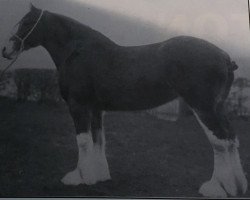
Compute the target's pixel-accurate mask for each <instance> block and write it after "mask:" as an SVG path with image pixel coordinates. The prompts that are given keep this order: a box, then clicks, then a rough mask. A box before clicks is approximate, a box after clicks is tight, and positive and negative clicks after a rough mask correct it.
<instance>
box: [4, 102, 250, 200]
mask: <svg viewBox="0 0 250 200" xmlns="http://www.w3.org/2000/svg"><path fill="white" fill-rule="evenodd" d="M233 125H234V127H235V130H236V132H237V134H238V135H239V139H240V142H241V147H240V152H241V158H242V164H243V167H244V169H245V171H246V173H247V174H249V173H250V154H249V152H250V145H249V144H250V135H249V130H250V122H249V121H243V120H234V121H233ZM105 129H106V139H107V159H108V161H109V165H110V171H111V176H112V181H107V182H104V183H99V184H97V185H95V186H85V185H80V186H77V187H72V186H64V185H63V184H62V183H60V179H61V178H62V177H63V176H64V175H65V173H67V172H68V171H70V170H73V169H74V167H75V166H76V162H77V146H76V141H75V133H74V126H73V122H72V120H71V118H70V116H69V113H68V110H67V107H66V106H65V105H64V104H62V105H44V104H40V105H39V104H36V103H31V102H26V103H17V102H15V101H13V100H8V99H3V98H1V99H0V160H1V161H0V196H2V197H17V196H19V197H24V196H25V197H30V196H49V197H52V196H113V197H114V196H115V197H184V196H188V197H191V196H193V197H194V196H199V195H198V193H197V191H198V189H199V186H200V185H201V184H202V183H203V182H204V181H206V180H207V179H209V178H210V176H211V174H212V168H213V157H212V149H211V148H210V145H209V143H208V140H207V139H206V136H205V134H204V133H203V131H202V130H201V128H200V126H199V125H198V123H197V122H196V120H195V119H194V118H193V117H188V118H183V119H181V120H179V121H177V122H168V121H164V120H159V119H157V118H155V117H153V116H151V115H149V114H146V113H129V112H124V113H120V112H117V113H107V114H106V118H105ZM245 196H246V197H250V192H247V194H246V195H245Z"/></svg>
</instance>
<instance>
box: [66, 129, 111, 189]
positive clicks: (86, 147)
mask: <svg viewBox="0 0 250 200" xmlns="http://www.w3.org/2000/svg"><path fill="white" fill-rule="evenodd" d="M77 144H78V149H79V154H78V155H79V158H78V164H77V168H76V169H75V170H74V171H72V172H69V173H68V174H67V175H66V176H65V177H64V178H63V179H62V182H63V183H64V184H65V185H79V184H87V185H93V184H95V183H97V182H99V181H106V180H109V179H111V177H110V173H109V168H108V162H107V159H106V155H105V148H104V145H102V146H100V145H97V144H95V145H94V144H93V140H92V136H91V134H89V133H86V134H80V135H78V136H77Z"/></svg>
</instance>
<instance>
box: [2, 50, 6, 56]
mask: <svg viewBox="0 0 250 200" xmlns="http://www.w3.org/2000/svg"><path fill="white" fill-rule="evenodd" d="M5 52H6V47H3V49H2V56H3V57H4V58H6V55H5Z"/></svg>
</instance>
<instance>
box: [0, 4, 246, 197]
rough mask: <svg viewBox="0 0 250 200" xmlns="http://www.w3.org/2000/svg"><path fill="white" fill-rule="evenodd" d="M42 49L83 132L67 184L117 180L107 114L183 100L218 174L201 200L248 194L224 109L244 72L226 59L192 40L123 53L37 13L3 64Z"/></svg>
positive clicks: (86, 30)
mask: <svg viewBox="0 0 250 200" xmlns="http://www.w3.org/2000/svg"><path fill="white" fill-rule="evenodd" d="M37 46H42V47H44V48H45V49H46V50H47V51H48V53H49V55H50V56H51V58H52V60H53V61H54V63H55V66H56V68H57V70H58V74H59V87H60V92H61V96H62V98H63V99H64V100H65V102H66V103H67V106H68V107H69V111H70V114H71V116H72V118H73V121H74V125H75V129H76V141H77V145H78V151H79V153H78V162H77V166H76V168H75V169H74V170H73V171H71V172H69V173H67V174H66V175H65V176H64V177H63V178H62V180H61V181H62V182H63V183H64V184H66V185H79V184H87V185H93V184H96V183H97V182H101V181H106V180H109V179H111V176H110V172H109V167H108V162H107V159H106V155H105V135H104V131H103V117H104V115H103V113H104V112H106V111H137V110H144V109H150V108H154V107H156V106H159V105H162V104H165V103H167V102H170V101H172V100H174V99H176V98H178V97H182V98H183V99H184V101H185V102H186V103H187V104H188V105H189V106H190V108H191V110H192V111H193V113H194V115H195V117H196V118H197V120H198V122H199V124H200V125H201V128H202V129H203V130H204V132H205V134H206V135H207V138H208V140H209V141H210V143H211V146H212V148H213V152H214V171H213V174H212V176H211V178H210V180H208V181H206V182H205V183H203V184H202V185H201V187H200V189H199V193H201V194H202V195H203V196H208V197H227V196H237V195H240V194H244V193H245V192H246V190H247V179H246V177H245V174H244V172H243V168H242V165H241V161H240V157H239V152H238V147H239V141H238V138H237V136H236V134H235V133H234V131H233V129H232V127H231V125H230V121H229V120H228V118H227V115H226V112H225V108H224V102H225V100H226V98H227V96H228V94H229V91H230V88H231V85H232V82H233V80H234V71H235V70H236V69H237V68H238V66H237V64H236V63H235V62H234V61H232V60H231V58H230V56H229V55H228V54H227V53H226V52H225V51H223V50H222V49H220V48H219V47H217V46H215V45H214V44H212V43H210V42H208V41H205V40H203V39H199V38H195V37H191V36H177V37H174V38H171V39H168V40H166V41H164V42H160V43H155V44H148V45H143V46H128V47H127V46H121V45H118V44H116V43H115V42H113V41H112V40H111V39H109V38H108V37H106V36H104V35H103V34H101V33H100V32H98V31H96V30H94V29H92V28H91V27H89V26H86V25H83V24H81V23H80V22H78V21H76V20H74V19H71V18H69V17H66V16H63V15H60V14H56V13H52V12H49V11H47V10H41V9H39V8H36V7H35V6H33V5H31V6H30V10H29V12H28V13H27V14H26V15H25V16H24V17H23V18H22V19H21V21H20V22H19V23H18V29H17V32H16V33H15V34H14V35H12V36H11V37H10V38H9V39H8V41H7V45H6V46H4V47H3V49H2V56H3V57H4V58H7V59H10V60H13V59H14V58H15V57H16V56H18V55H19V54H20V53H22V52H23V51H27V50H29V49H32V48H34V47H37ZM138 142H140V141H138Z"/></svg>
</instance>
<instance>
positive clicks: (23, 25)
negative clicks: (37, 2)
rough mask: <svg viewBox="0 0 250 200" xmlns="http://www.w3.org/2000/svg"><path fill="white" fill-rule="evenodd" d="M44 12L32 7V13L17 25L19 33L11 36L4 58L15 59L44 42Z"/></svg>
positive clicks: (5, 47) (3, 50) (5, 48)
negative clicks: (42, 21)
mask: <svg viewBox="0 0 250 200" xmlns="http://www.w3.org/2000/svg"><path fill="white" fill-rule="evenodd" d="M42 17H43V10H40V9H38V8H36V7H34V6H33V5H32V4H31V5H30V11H29V12H28V13H27V14H26V15H25V16H24V17H23V18H22V19H21V21H20V22H19V23H18V24H17V25H16V26H17V31H16V32H15V33H14V34H13V35H11V36H10V38H9V39H8V41H7V44H6V45H5V46H4V47H3V49H2V55H3V57H4V58H7V59H10V60H11V59H13V58H15V57H16V56H17V55H18V54H19V53H21V52H22V51H24V50H28V49H30V48H33V47H37V46H39V45H40V44H41V42H42V38H43V35H42V32H43V31H42V25H41V24H42V23H41V19H42Z"/></svg>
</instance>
